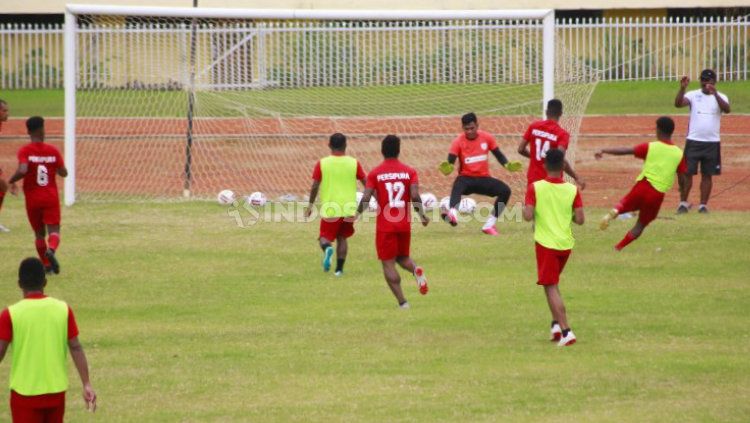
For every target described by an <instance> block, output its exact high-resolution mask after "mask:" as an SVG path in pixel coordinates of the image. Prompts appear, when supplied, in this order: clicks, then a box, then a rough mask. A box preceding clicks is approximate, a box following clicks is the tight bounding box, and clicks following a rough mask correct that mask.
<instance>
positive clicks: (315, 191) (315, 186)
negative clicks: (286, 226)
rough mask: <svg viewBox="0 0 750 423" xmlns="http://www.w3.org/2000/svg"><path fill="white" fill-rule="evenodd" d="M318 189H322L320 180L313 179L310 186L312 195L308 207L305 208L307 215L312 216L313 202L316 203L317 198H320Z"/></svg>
mask: <svg viewBox="0 0 750 423" xmlns="http://www.w3.org/2000/svg"><path fill="white" fill-rule="evenodd" d="M318 189H320V181H313V183H312V186H311V187H310V196H309V197H308V198H309V200H308V203H307V207H306V208H305V217H310V215H311V214H312V208H313V204H315V199H316V198H318Z"/></svg>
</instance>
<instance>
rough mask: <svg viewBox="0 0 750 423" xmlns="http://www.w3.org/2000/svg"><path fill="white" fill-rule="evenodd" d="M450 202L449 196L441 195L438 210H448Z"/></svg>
mask: <svg viewBox="0 0 750 423" xmlns="http://www.w3.org/2000/svg"><path fill="white" fill-rule="evenodd" d="M450 204H451V198H450V197H443V198H442V199H440V210H442V211H448V209H449V208H450Z"/></svg>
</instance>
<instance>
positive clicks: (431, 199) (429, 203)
mask: <svg viewBox="0 0 750 423" xmlns="http://www.w3.org/2000/svg"><path fill="white" fill-rule="evenodd" d="M419 197H420V198H421V199H422V205H423V206H424V208H425V210H432V209H434V208H435V206H437V205H438V201H437V197H435V194H433V193H431V192H425V193H424V194H422V195H420V196H419Z"/></svg>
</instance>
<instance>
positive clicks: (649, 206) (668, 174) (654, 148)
mask: <svg viewBox="0 0 750 423" xmlns="http://www.w3.org/2000/svg"><path fill="white" fill-rule="evenodd" d="M673 132H674V121H673V120H672V119H671V118H669V117H666V116H662V117H660V118H659V119H657V120H656V139H657V140H658V141H652V142H649V143H644V144H639V145H636V146H635V147H634V148H629V147H625V148H605V149H602V150H599V151H598V152H597V153H596V154H595V157H596V158H597V159H601V158H602V157H603V155H604V154H612V155H616V156H623V155H630V154H632V155H634V156H635V157H638V158H639V159H643V160H644V161H645V162H644V164H643V170H642V171H641V174H640V175H638V178H636V181H637V182H636V184H635V185H634V186H633V188H632V189H631V190H630V192H629V193H628V194H627V195H626V196H625V197H623V199H622V200H620V202H619V203H618V204H617V205H616V206H615V208H613V209H612V210H611V211H610V212H609V213H607V214H606V215H605V216H604V218H603V219H602V221H601V223H600V225H599V227H600V228H601V229H602V230H604V229H607V227H608V226H609V222H610V221H611V220H612V219H614V218H616V217H617V215H619V214H621V213H627V212H632V211H635V210H640V213H639V214H638V221H637V222H636V223H635V226H633V229H631V230H630V231H629V232H628V233H626V234H625V238H623V239H622V241H620V242H619V243H618V244H617V245H615V249H616V250H617V251H620V250H622V249H623V248H625V246H627V245H628V244H630V243H631V242H633V241H635V240H636V239H637V238H638V237H639V236H641V233H643V229H645V228H646V226H648V224H649V223H651V222H652V221H653V220H654V219H656V216H657V215H658V214H659V208H660V207H661V203H662V201H664V193H666V192H667V191H669V189H670V188H672V185H674V179H675V173H680V174H684V173H685V172H687V164H686V163H685V159H684V157H683V154H682V150H680V147H677V146H676V145H674V144H672V133H673Z"/></svg>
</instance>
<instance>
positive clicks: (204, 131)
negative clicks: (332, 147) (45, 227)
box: [66, 8, 596, 204]
mask: <svg viewBox="0 0 750 423" xmlns="http://www.w3.org/2000/svg"><path fill="white" fill-rule="evenodd" d="M90 9H91V8H90ZM153 10H154V11H155V12H153V13H152V12H151V11H150V10H149V9H148V8H138V9H127V8H100V9H96V8H94V9H93V10H84V9H78V10H73V12H71V8H69V12H68V16H67V18H68V19H69V22H71V23H75V25H73V26H71V27H72V28H73V30H72V31H71V30H70V28H69V30H68V35H69V38H68V48H70V47H75V48H74V49H73V51H74V54H70V55H69V57H68V59H69V60H68V61H67V62H66V75H67V73H70V74H72V75H74V80H73V79H71V80H68V81H67V85H66V93H71V91H72V92H73V94H75V96H74V100H73V96H69V97H70V99H69V103H68V104H67V105H66V124H67V125H68V126H67V127H68V131H69V132H67V133H66V155H68V157H69V159H68V161H69V162H70V161H71V160H70V159H71V158H72V159H73V163H70V167H71V168H73V170H74V172H75V173H74V177H73V178H71V180H70V181H68V182H67V185H66V203H67V204H72V203H73V201H121V200H126V201H129V200H156V199H159V200H163V199H167V200H168V199H180V198H184V197H189V198H195V199H209V198H215V196H216V193H217V192H219V191H220V190H222V189H231V190H233V191H235V192H236V193H237V194H239V195H246V194H249V193H250V192H253V191H261V192H263V193H265V194H266V196H267V197H268V198H269V199H272V200H276V199H287V200H291V199H295V198H296V199H302V198H303V197H304V196H305V195H306V193H307V191H308V190H309V187H310V182H311V174H312V170H313V167H314V165H315V163H316V161H317V160H318V159H320V158H321V157H324V156H326V155H327V154H328V153H329V150H328V147H327V142H328V137H329V136H330V135H331V134H332V133H334V132H341V133H343V134H345V135H346V136H347V137H348V148H347V153H348V154H350V155H352V156H354V157H356V158H357V159H358V160H360V161H361V163H362V164H363V166H364V167H365V169H366V170H369V169H371V168H373V167H374V166H375V165H377V164H378V163H379V162H380V161H381V160H382V156H381V154H380V140H381V139H382V138H383V137H384V136H385V135H386V134H397V135H399V136H400V137H401V139H402V151H401V158H402V160H403V161H404V162H405V163H408V164H409V165H411V166H413V167H415V168H416V169H417V170H418V172H419V175H420V185H421V187H422V188H421V190H422V191H423V192H427V191H429V192H433V193H435V194H436V195H437V196H438V198H440V197H442V196H445V195H448V194H449V190H450V185H451V183H452V178H446V177H444V176H442V175H441V174H440V173H439V172H438V171H437V164H438V163H440V162H441V161H442V160H445V157H446V156H447V152H448V147H449V145H450V143H451V141H452V139H453V138H454V137H455V136H456V135H457V134H459V133H460V132H461V123H460V116H461V115H463V114H464V113H467V112H475V113H476V114H477V115H478V117H479V126H480V128H481V129H484V130H486V131H489V132H491V133H492V134H494V135H495V136H496V137H497V139H498V142H499V146H500V149H501V150H502V151H503V152H504V153H505V154H506V155H507V156H508V157H509V158H510V159H517V160H521V159H522V158H521V157H520V156H519V155H518V154H517V153H516V146H517V144H518V141H519V140H520V139H521V136H522V134H523V133H524V131H525V129H526V127H527V125H528V124H529V123H531V122H532V121H533V120H535V119H539V118H541V116H542V111H543V104H544V100H545V94H546V95H547V96H550V94H551V90H552V88H554V97H555V98H559V99H561V100H562V101H563V103H564V117H563V120H562V126H563V127H565V128H566V129H567V130H568V131H569V132H571V135H572V137H571V146H570V149H569V150H570V153H569V154H570V156H569V159H572V158H573V157H574V154H575V146H576V141H577V133H578V129H579V126H580V122H581V116H582V114H583V112H584V110H585V107H586V104H587V102H588V99H589V98H590V95H591V92H592V90H593V87H594V85H595V83H596V74H595V72H593V71H592V70H590V69H589V68H587V67H586V66H585V65H584V64H582V63H579V62H577V61H576V60H574V59H573V58H572V55H569V54H566V52H565V51H563V50H562V49H560V48H559V47H558V48H554V49H552V50H549V51H550V52H554V53H555V54H554V55H551V56H548V57H554V59H553V61H554V67H551V66H550V65H551V64H552V63H551V62H549V61H546V62H547V63H546V64H547V65H548V67H547V70H546V72H545V60H544V46H545V37H544V27H545V25H544V20H543V14H540V13H539V12H533V13H531V14H532V15H533V16H530V17H526V16H518V15H519V13H516V16H514V15H512V14H509V16H510V17H507V18H504V17H502V16H500V15H502V13H498V12H496V11H493V13H494V15H488V14H486V13H484V14H483V13H480V12H481V11H477V12H476V13H474V15H471V14H467V13H462V12H456V14H455V16H453V15H451V14H450V13H451V12H448V11H442V12H435V13H432V14H431V13H430V12H424V13H423V14H422V15H415V16H416V18H414V19H408V20H403V19H401V20H399V19H394V18H389V17H388V16H387V13H386V14H385V16H373V15H372V14H370V15H368V14H362V13H360V12H356V11H335V12H332V13H329V15H330V16H325V15H326V14H325V13H321V11H318V13H317V14H315V13H316V12H311V13H310V14H308V15H304V13H282V12H290V11H277V12H278V13H277V15H279V16H273V13H270V12H268V11H266V12H265V13H264V14H259V15H253V13H252V11H247V12H243V13H229V12H230V11H224V13H217V12H216V10H217V9H213V11H212V12H211V13H213V15H211V16H208V15H206V13H208V12H207V11H206V10H201V9H167V8H154V9H153ZM218 10H219V11H221V10H220V9H218ZM113 11H114V13H112V12H113ZM165 11H166V12H165ZM235 12H236V11H235ZM255 12H258V11H255ZM285 14H288V15H289V16H291V17H290V18H286V19H280V18H281V17H282V16H281V15H285ZM401 15H409V14H408V13H406V14H401ZM432 15H434V17H432ZM478 15H484V16H490V18H487V19H476V17H478ZM451 16H453V18H451ZM551 21H552V20H551V19H549V20H548V21H547V23H548V25H549V23H550V22H551ZM548 28H549V27H548ZM552 28H553V26H552ZM547 40H548V42H549V38H547ZM71 67H74V68H75V71H74V72H70V70H71ZM553 78H554V79H553ZM545 80H547V81H548V86H547V89H548V90H547V91H545ZM553 83H554V84H553ZM493 160H494V159H493ZM523 162H524V163H526V161H525V160H523ZM491 168H492V169H493V170H492V173H493V175H494V176H497V177H499V178H501V179H502V180H504V181H506V182H508V183H509V184H510V185H511V187H512V188H513V189H514V191H515V192H516V193H517V194H516V195H520V193H522V192H523V191H524V190H525V172H520V173H517V174H509V173H507V172H506V171H505V170H503V169H501V168H500V167H499V166H498V165H494V164H493V165H492V166H491Z"/></svg>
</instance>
